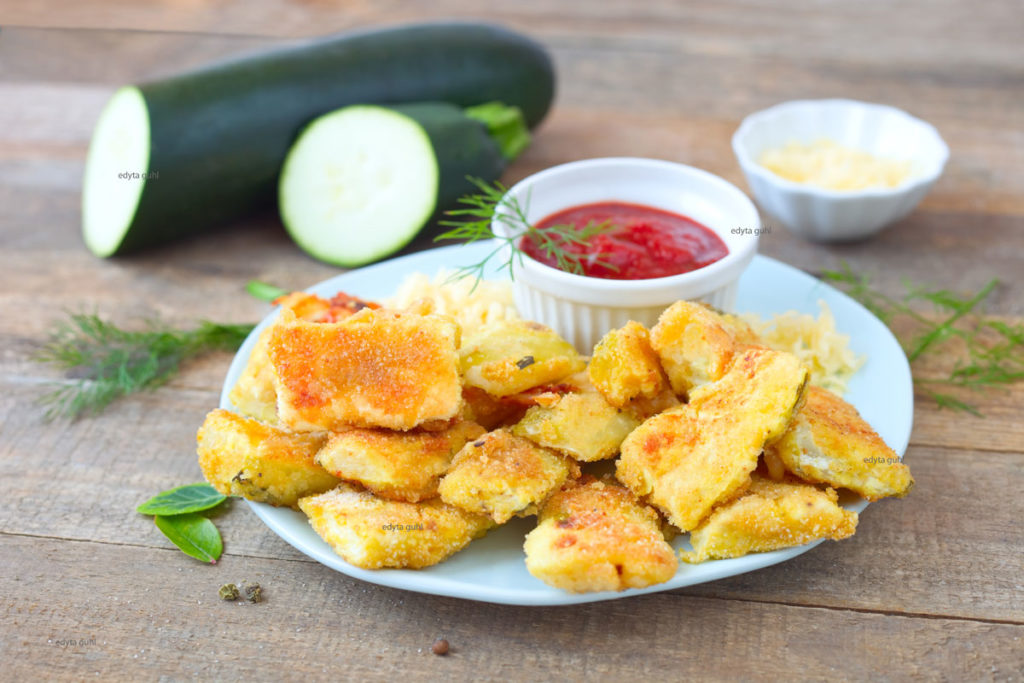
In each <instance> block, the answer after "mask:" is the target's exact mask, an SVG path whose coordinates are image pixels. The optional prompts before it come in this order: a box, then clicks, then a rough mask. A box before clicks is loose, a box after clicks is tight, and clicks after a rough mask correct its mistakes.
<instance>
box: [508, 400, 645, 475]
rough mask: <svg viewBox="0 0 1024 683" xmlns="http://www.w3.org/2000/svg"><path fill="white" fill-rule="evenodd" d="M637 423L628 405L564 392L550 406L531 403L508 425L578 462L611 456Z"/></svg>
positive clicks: (513, 430)
mask: <svg viewBox="0 0 1024 683" xmlns="http://www.w3.org/2000/svg"><path fill="white" fill-rule="evenodd" d="M639 426H640V420H639V419H637V417H636V416H635V415H634V414H633V412H632V411H631V410H629V409H628V408H615V407H614V406H611V405H609V404H608V402H607V401H605V400H604V397H603V396H601V394H598V393H596V392H588V393H579V394H565V395H564V396H562V397H561V398H560V399H559V400H558V402H557V403H555V404H554V405H553V406H551V407H550V408H547V407H544V406H539V405H538V406H534V407H532V408H530V409H529V410H528V411H526V415H525V416H523V419H522V420H520V421H519V423H518V424H516V425H515V426H514V427H513V428H512V433H513V434H515V435H517V436H524V437H526V438H527V439H530V440H531V441H533V442H534V443H536V444H538V445H540V446H546V447H547V448H553V449H554V450H556V451H559V452H561V453H565V454H566V455H568V456H571V457H573V458H575V459H576V460H579V461H581V462H594V461H595V460H605V459H607V458H613V457H615V456H616V455H617V454H618V452H619V447H620V446H621V445H622V440H623V439H625V438H626V437H627V436H629V433H630V432H631V431H633V430H634V429H636V428H637V427H639Z"/></svg>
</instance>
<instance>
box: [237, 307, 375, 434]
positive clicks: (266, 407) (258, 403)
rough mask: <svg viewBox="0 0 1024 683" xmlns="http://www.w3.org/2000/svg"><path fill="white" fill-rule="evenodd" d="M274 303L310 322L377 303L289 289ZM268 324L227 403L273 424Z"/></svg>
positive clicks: (273, 391)
mask: <svg viewBox="0 0 1024 683" xmlns="http://www.w3.org/2000/svg"><path fill="white" fill-rule="evenodd" d="M274 303H275V304H276V305H278V306H280V307H281V309H282V310H284V309H288V310H290V311H291V312H292V313H294V314H295V316H296V317H297V318H301V319H303V320H309V321H311V322H336V321H338V320H342V319H344V318H347V317H348V316H350V315H352V314H353V313H355V312H356V311H359V310H362V309H363V308H367V307H369V308H377V304H375V303H372V302H369V301H363V300H362V299H358V298H356V297H353V296H349V295H348V294H345V293H344V292H339V293H338V294H336V295H335V296H334V297H333V298H331V299H330V300H327V299H321V298H320V297H318V296H316V295H315V294H307V293H306V292H292V293H291V294H287V295H285V296H283V297H281V298H280V299H277V300H276V301H274ZM269 346H270V328H269V327H268V328H266V329H265V330H263V332H261V333H260V336H259V338H258V339H257V340H256V344H255V346H253V349H252V353H250V354H249V362H248V363H247V364H246V366H245V369H244V370H242V374H241V375H240V376H239V377H238V381H237V382H236V383H235V386H234V387H232V388H231V394H230V395H229V398H230V399H231V404H232V405H233V406H234V407H235V409H236V410H238V412H239V413H241V414H242V415H248V416H249V417H255V418H256V419H257V420H261V421H263V422H266V423H268V424H277V422H278V419H277V390H276V389H275V388H274V368H273V366H272V365H271V364H270V356H269V353H268V349H269Z"/></svg>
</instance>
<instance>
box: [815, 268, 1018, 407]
mask: <svg viewBox="0 0 1024 683" xmlns="http://www.w3.org/2000/svg"><path fill="white" fill-rule="evenodd" d="M824 278H825V279H826V280H828V281H830V282H834V283H836V284H838V285H840V286H841V287H842V288H843V289H844V290H845V291H846V293H847V294H849V295H850V296H852V297H853V298H854V299H856V300H857V301H859V302H860V303H862V304H864V306H865V307H866V308H868V309H869V310H870V311H871V312H872V313H874V314H875V315H876V316H878V318H879V319H880V320H882V321H883V322H884V323H886V325H888V326H889V327H890V328H891V329H893V333H894V334H897V337H898V338H899V336H900V335H899V334H898V333H897V328H899V329H901V330H902V329H904V328H906V327H909V329H910V330H911V332H910V334H909V335H908V334H906V333H904V334H903V336H902V338H900V343H901V344H902V346H903V350H904V351H905V352H906V354H907V359H908V360H909V361H910V363H911V368H913V366H914V363H915V362H917V361H919V360H920V359H921V358H922V357H923V356H924V355H925V354H929V353H932V354H935V353H941V354H944V355H945V356H946V357H949V358H952V359H953V360H954V362H953V367H952V369H951V370H950V371H949V374H948V375H947V376H944V377H918V376H915V377H914V384H915V385H917V387H918V388H919V389H920V391H921V392H922V393H923V394H924V395H925V396H927V397H929V398H930V399H932V400H933V401H935V403H936V405H938V406H939V408H949V409H951V410H959V411H962V412H967V413H971V414H972V415H977V416H979V417H980V416H981V412H980V411H979V410H978V409H977V407H975V406H974V405H972V404H970V403H968V402H966V401H964V400H962V399H960V398H957V397H955V396H953V395H950V394H946V393H941V392H939V391H936V390H935V389H933V388H932V387H934V386H946V387H954V388H961V389H970V390H974V391H982V390H985V389H989V388H995V387H1000V386H1006V385H1009V384H1013V383H1015V382H1019V381H1021V380H1024V324H1016V325H1014V324H1010V323H1007V322H1005V321H1003V320H1000V319H998V318H994V317H989V316H985V315H984V314H982V313H981V312H980V308H981V307H982V305H983V304H984V302H985V300H986V299H987V298H988V297H989V295H991V294H992V292H993V291H995V290H996V288H997V287H998V286H999V281H998V280H996V279H993V280H990V281H989V282H988V283H987V284H986V285H985V286H984V287H982V288H981V289H980V290H979V291H978V292H977V293H976V294H972V295H969V296H960V295H958V294H956V293H954V292H951V291H949V290H947V289H928V288H925V287H922V286H919V285H915V284H912V283H910V282H906V281H904V283H903V286H904V288H905V290H906V293H905V294H904V296H903V297H902V298H901V299H899V298H894V297H891V296H889V295H886V294H884V293H882V292H879V291H877V290H876V289H874V288H873V287H872V286H871V284H870V282H869V280H868V278H867V277H866V276H864V275H860V274H857V273H854V272H853V271H852V270H851V269H850V267H849V265H847V264H846V263H843V264H842V265H841V267H840V269H839V270H837V271H826V272H825V273H824ZM918 301H924V302H928V303H930V304H931V305H932V306H933V307H934V309H935V311H936V312H937V313H940V314H942V317H940V318H939V319H938V320H936V319H933V318H930V317H928V316H926V315H924V314H922V313H920V312H919V311H917V310H915V309H914V308H913V307H912V306H911V305H910V304H911V303H912V302H918ZM896 322H901V323H904V322H907V323H909V325H895V324H894V323H896ZM953 341H957V342H959V346H958V347H953V346H950V345H949V344H948V342H953Z"/></svg>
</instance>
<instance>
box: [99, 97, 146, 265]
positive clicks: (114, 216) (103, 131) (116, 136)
mask: <svg viewBox="0 0 1024 683" xmlns="http://www.w3.org/2000/svg"><path fill="white" fill-rule="evenodd" d="M149 133H150V130H149V110H148V109H147V107H146V100H145V98H143V96H142V93H141V92H140V91H139V89H138V88H135V87H131V86H129V87H125V88H121V89H120V90H118V91H117V92H116V93H114V95H113V97H111V99H110V101H109V102H108V103H107V106H106V107H104V109H103V112H102V113H101V114H100V118H99V121H98V122H97V124H96V129H95V132H94V133H93V136H92V142H91V143H90V144H89V154H88V157H87V159H86V162H85V178H84V180H83V186H82V220H83V235H84V238H85V243H86V246H88V247H89V250H90V251H92V252H93V253H94V254H96V255H97V256H110V255H111V254H113V253H114V252H116V251H117V248H118V247H119V246H120V245H121V242H122V240H123V239H124V237H125V235H126V234H127V232H128V229H129V228H130V227H131V225H132V221H133V220H134V219H135V213H136V211H137V210H138V207H139V199H140V198H141V197H142V191H143V189H144V188H145V185H146V183H147V182H151V181H152V182H159V178H156V177H153V178H150V177H149V176H150V173H149V170H150V169H149V157H150V135H149Z"/></svg>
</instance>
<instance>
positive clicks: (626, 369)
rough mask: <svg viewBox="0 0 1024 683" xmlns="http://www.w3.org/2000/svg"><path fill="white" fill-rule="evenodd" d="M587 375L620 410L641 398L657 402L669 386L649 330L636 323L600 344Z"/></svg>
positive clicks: (608, 336) (613, 334) (631, 323)
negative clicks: (656, 398)
mask: <svg viewBox="0 0 1024 683" xmlns="http://www.w3.org/2000/svg"><path fill="white" fill-rule="evenodd" d="M587 374H588V375H589V376H590V380H591V381H592V382H593V383H594V386H595V387H596V388H597V390H598V391H600V392H601V394H603V395H604V397H605V399H607V401H608V403H610V404H612V405H613V406H616V407H617V408H622V407H624V406H626V405H628V404H629V402H630V401H631V400H632V399H634V398H636V397H638V396H643V397H644V398H655V397H656V396H658V395H659V394H661V393H662V392H663V391H664V390H665V388H666V387H667V386H668V379H667V378H666V377H665V371H664V370H662V369H661V361H660V360H659V358H658V354H657V353H655V352H654V349H653V348H651V340H650V336H649V334H648V332H647V328H645V327H644V326H643V325H641V324H640V323H638V322H636V321H634V320H630V321H629V322H628V323H626V324H625V325H624V326H623V327H621V328H619V329H617V330H612V331H611V332H609V333H608V334H606V335H605V336H604V338H603V339H601V341H599V342H598V343H597V346H595V347H594V355H593V357H592V358H591V359H590V365H588V366H587Z"/></svg>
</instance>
